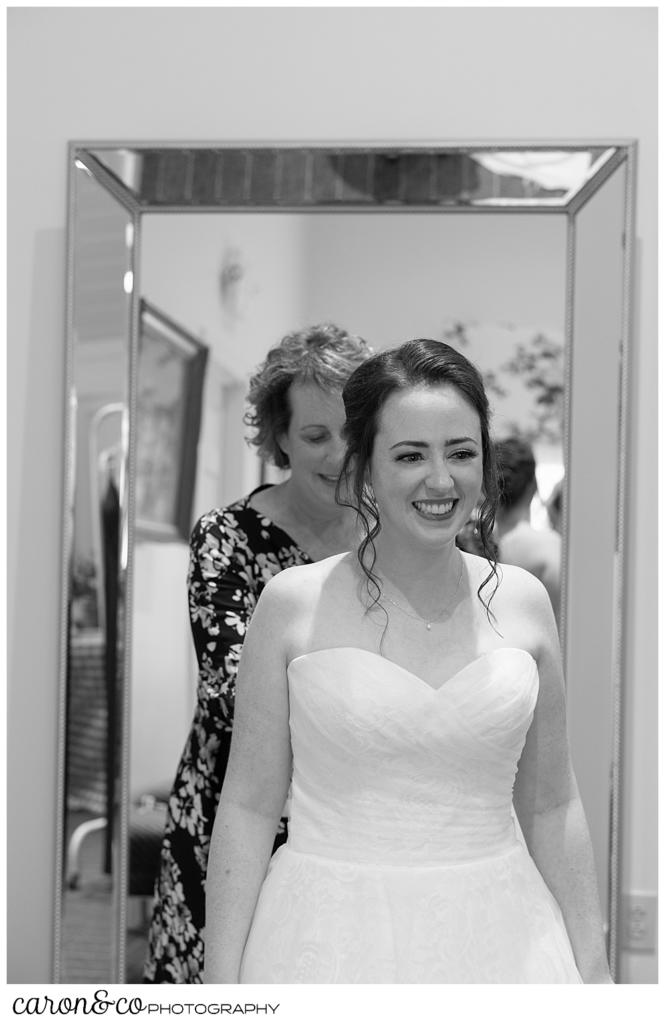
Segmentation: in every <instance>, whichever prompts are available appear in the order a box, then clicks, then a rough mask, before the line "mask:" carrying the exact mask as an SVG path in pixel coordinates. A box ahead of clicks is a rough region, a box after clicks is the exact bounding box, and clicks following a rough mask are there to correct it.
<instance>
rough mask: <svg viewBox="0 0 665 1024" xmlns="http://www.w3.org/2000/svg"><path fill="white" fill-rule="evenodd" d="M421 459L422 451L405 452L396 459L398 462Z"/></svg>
mask: <svg viewBox="0 0 665 1024" xmlns="http://www.w3.org/2000/svg"><path fill="white" fill-rule="evenodd" d="M420 459H422V455H421V453H420V452H403V453H402V454H401V455H398V456H397V459H396V461H397V462H418V461H419V460H420Z"/></svg>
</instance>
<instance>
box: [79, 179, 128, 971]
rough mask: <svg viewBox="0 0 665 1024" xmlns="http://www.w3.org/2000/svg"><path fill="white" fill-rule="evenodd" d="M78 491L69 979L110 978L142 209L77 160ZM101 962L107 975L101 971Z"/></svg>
mask: <svg viewBox="0 0 665 1024" xmlns="http://www.w3.org/2000/svg"><path fill="white" fill-rule="evenodd" d="M75 173H76V219H75V245H76V250H77V253H78V265H77V274H76V277H75V280H74V282H73V285H74V288H73V303H72V307H73V346H72V347H73V374H72V376H73V384H74V393H73V395H72V400H73V402H74V403H75V413H76V444H75V453H76V455H75V458H76V476H75V488H74V493H73V501H72V509H71V516H72V528H73V545H72V550H71V600H70V606H69V658H68V662H69V664H68V672H69V686H68V701H67V761H66V809H65V812H66V817H65V828H64V835H63V844H64V848H65V856H64V860H65V880H64V885H65V888H66V893H67V896H66V900H65V901H64V913H63V920H62V950H61V959H62V974H63V981H97V980H99V979H100V977H108V976H109V974H108V972H109V971H110V970H111V969H112V964H113V961H114V949H115V924H114V902H115V900H114V888H113V868H114V861H115V855H114V843H115V841H117V829H118V819H117V811H118V801H119V770H118V769H119V754H118V752H119V739H120V736H121V734H122V720H121V715H122V692H123V691H122V664H123V659H124V647H125V645H124V573H123V566H122V560H121V551H120V544H121V519H122V505H123V501H124V497H125V480H124V469H125V459H126V447H127V405H128V390H129V324H130V297H129V295H130V291H131V289H130V290H129V291H128V290H127V287H126V284H127V275H128V274H131V268H132V245H133V224H132V218H131V216H130V215H129V214H128V212H127V210H126V209H124V208H123V207H122V206H121V205H120V203H118V202H117V201H116V200H115V199H114V198H113V197H112V196H111V195H110V194H109V193H108V192H107V191H106V189H104V188H103V187H102V186H101V185H99V184H98V182H97V181H95V179H94V178H93V177H92V175H91V174H90V173H89V171H88V170H87V169H86V168H85V167H84V166H83V165H81V166H80V167H78V168H77V170H76V172H75ZM100 968H101V969H102V970H103V972H104V973H103V974H100Z"/></svg>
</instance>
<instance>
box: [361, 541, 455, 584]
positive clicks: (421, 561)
mask: <svg viewBox="0 0 665 1024" xmlns="http://www.w3.org/2000/svg"><path fill="white" fill-rule="evenodd" d="M375 547H376V562H375V565H374V573H375V574H376V575H378V576H379V577H380V578H381V579H385V580H386V581H388V583H389V584H392V585H393V586H395V587H398V588H399V589H400V590H402V591H403V592H407V591H421V592H422V591H427V590H428V589H430V588H434V589H435V590H437V591H439V590H440V589H441V584H442V581H444V580H448V579H452V578H453V577H455V578H456V577H457V575H458V574H459V571H460V567H461V565H462V553H461V551H460V550H459V548H458V547H457V545H456V544H455V542H454V541H453V542H451V543H450V544H447V545H446V546H445V547H443V548H441V549H440V550H439V551H437V552H435V553H432V552H431V551H424V552H413V551H405V550H404V549H402V548H399V549H398V548H397V547H396V546H395V545H390V547H389V546H388V545H387V544H383V545H382V544H381V543H380V538H377V540H376V543H375Z"/></svg>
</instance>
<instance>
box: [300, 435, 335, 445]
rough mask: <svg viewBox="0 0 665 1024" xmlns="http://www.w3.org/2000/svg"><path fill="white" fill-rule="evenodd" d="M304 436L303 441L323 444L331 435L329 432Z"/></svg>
mask: <svg viewBox="0 0 665 1024" xmlns="http://www.w3.org/2000/svg"><path fill="white" fill-rule="evenodd" d="M302 437H303V441H307V442H308V443H309V444H323V442H324V441H327V440H328V438H329V437H330V434H328V433H320V434H303V435H302Z"/></svg>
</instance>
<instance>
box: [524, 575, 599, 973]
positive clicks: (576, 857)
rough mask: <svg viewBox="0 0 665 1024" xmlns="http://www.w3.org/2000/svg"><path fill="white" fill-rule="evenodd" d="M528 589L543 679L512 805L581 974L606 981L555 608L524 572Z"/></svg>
mask: <svg viewBox="0 0 665 1024" xmlns="http://www.w3.org/2000/svg"><path fill="white" fill-rule="evenodd" d="M524 582H526V581H524ZM526 590H527V591H528V592H527V593H525V594H524V595H523V599H524V602H525V603H524V606H523V607H524V614H527V615H528V617H529V620H530V622H531V624H532V626H533V627H535V633H536V635H537V637H538V643H537V645H536V646H537V662H538V675H539V679H540V686H539V694H538V701H537V703H536V709H535V712H534V717H533V722H532V724H531V727H530V729H529V732H528V734H527V739H526V743H525V746H524V750H523V752H522V757H521V759H520V763H519V767H518V772H517V779H516V782H515V790H514V804H515V810H516V812H517V816H518V818H519V822H520V826H521V828H522V831H523V833H524V838H525V840H526V843H527V846H528V848H529V851H530V853H531V856H532V857H533V859H534V861H535V863H536V865H537V867H538V870H539V871H540V873H541V875H542V876H543V878H544V880H545V882H546V884H547V886H548V887H549V889H550V892H551V893H552V895H553V896H554V898H555V899H556V901H557V902H558V904H559V906H560V908H561V912H562V914H563V918H564V921H565V923H566V929H567V931H568V936H569V938H570V942H571V945H572V947H573V952H574V954H575V960H576V962H577V967H578V970H579V972H580V975H581V976H582V980H583V981H584V982H585V983H586V984H599V983H600V984H602V983H609V982H611V980H612V979H611V977H610V974H609V968H608V964H607V956H606V951H605V942H604V936H603V924H602V915H601V910H600V900H599V896H598V883H597V879H596V870H595V865H594V860H593V851H592V847H591V839H590V836H589V828H588V825H587V821H586V816H585V814H584V809H583V807H582V802H581V800H580V796H579V792H578V789H577V782H576V780H575V774H574V771H573V767H572V764H571V760H570V753H569V749H568V739H567V732H566V712H565V698H564V684H563V672H562V667H561V656H560V653H559V640H558V636H557V631H556V625H555V622H554V615H553V613H552V607H551V604H550V602H549V599H548V598H547V595H546V593H545V590H544V588H543V587H542V585H541V584H540V583H539V581H538V580H536V579H535V578H533V580H532V581H531V580H529V581H528V585H527V587H526ZM527 609H528V610H527Z"/></svg>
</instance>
